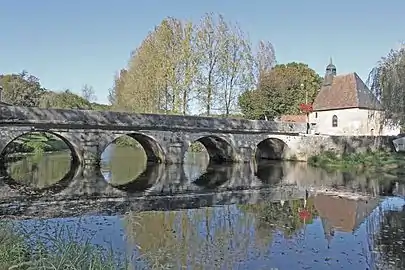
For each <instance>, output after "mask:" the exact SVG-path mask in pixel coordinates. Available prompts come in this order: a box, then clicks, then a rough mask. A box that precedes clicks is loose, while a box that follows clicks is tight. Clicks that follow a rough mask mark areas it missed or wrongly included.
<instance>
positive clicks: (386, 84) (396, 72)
mask: <svg viewBox="0 0 405 270" xmlns="http://www.w3.org/2000/svg"><path fill="white" fill-rule="evenodd" d="M404 67H405V47H402V48H400V49H398V50H391V51H390V52H389V53H388V55H387V56H385V57H383V58H382V59H381V60H380V61H379V62H378V64H377V66H376V67H375V68H373V69H372V71H371V72H370V74H369V77H368V84H369V85H370V88H371V90H372V91H373V92H374V94H375V95H376V96H377V97H378V98H379V99H380V101H381V104H382V107H383V109H384V110H385V112H386V114H385V115H384V117H383V119H382V121H383V122H387V120H394V122H399V123H400V124H401V125H402V126H404V125H405V68H404Z"/></svg>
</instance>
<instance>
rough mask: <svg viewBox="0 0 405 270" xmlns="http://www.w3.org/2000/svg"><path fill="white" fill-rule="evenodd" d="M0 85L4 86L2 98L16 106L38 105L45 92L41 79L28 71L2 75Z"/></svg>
mask: <svg viewBox="0 0 405 270" xmlns="http://www.w3.org/2000/svg"><path fill="white" fill-rule="evenodd" d="M0 85H1V86H2V87H3V93H2V100H3V101H4V102H7V103H11V104H13V105H16V106H29V107H32V106H38V104H39V101H40V99H41V97H42V95H43V94H44V93H45V89H44V88H43V87H42V86H41V84H40V82H39V79H38V78H37V77H35V76H33V75H29V74H28V73H27V72H26V71H22V72H21V73H19V74H6V75H0Z"/></svg>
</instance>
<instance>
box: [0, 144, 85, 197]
mask: <svg viewBox="0 0 405 270" xmlns="http://www.w3.org/2000/svg"><path fill="white" fill-rule="evenodd" d="M78 171H79V165H78V164H77V163H76V162H75V161H74V160H73V159H72V158H71V155H70V153H69V152H65V151H61V152H56V153H42V154H41V155H39V156H35V155H26V156H15V157H13V158H8V159H7V160H6V162H5V163H1V164H0V174H1V176H2V178H3V181H4V182H5V183H6V184H7V185H8V186H10V187H11V188H13V189H16V190H18V191H19V192H21V193H23V194H30V195H33V194H38V193H58V192H60V191H62V190H63V189H65V188H66V187H67V186H68V185H69V184H70V183H71V181H72V179H73V178H75V176H76V175H77V173H78Z"/></svg>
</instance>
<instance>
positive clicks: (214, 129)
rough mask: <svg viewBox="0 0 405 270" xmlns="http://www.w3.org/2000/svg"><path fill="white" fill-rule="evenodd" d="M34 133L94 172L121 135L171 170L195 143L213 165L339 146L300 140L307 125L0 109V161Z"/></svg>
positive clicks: (299, 156) (320, 139) (300, 155)
mask: <svg viewBox="0 0 405 270" xmlns="http://www.w3.org/2000/svg"><path fill="white" fill-rule="evenodd" d="M37 131H43V132H49V133H52V134H54V135H56V136H57V137H59V138H61V139H62V140H63V141H64V142H66V144H67V145H68V146H69V148H70V150H71V151H72V153H73V157H74V160H75V161H76V162H77V163H79V164H82V165H85V166H98V165H99V161H100V157H101V154H102V152H103V151H104V149H105V148H106V147H107V146H108V145H109V144H110V143H112V142H113V141H114V140H116V139H117V138H119V137H120V136H123V135H129V136H131V137H133V138H134V139H136V140H137V141H138V142H139V143H140V144H141V145H142V146H143V148H144V150H145V153H146V155H147V159H148V161H149V162H159V163H169V164H170V163H182V162H183V157H184V154H185V152H186V151H187V149H188V147H189V146H190V144H191V143H193V142H195V141H199V142H201V143H202V144H203V145H204V146H205V147H206V149H207V151H208V154H209V156H210V161H212V162H250V161H252V160H254V159H256V158H258V157H262V158H268V159H295V160H306V159H307V158H308V157H309V156H310V155H313V154H314V153H315V152H316V151H319V150H325V149H329V148H331V149H336V148H339V149H341V148H342V145H343V144H342V143H341V140H337V139H336V138H335V139H333V138H332V139H331V137H330V136H311V135H306V134H304V133H305V132H306V124H305V123H304V124H299V123H284V122H272V121H256V120H255V121H253V120H245V119H226V118H211V117H195V116H176V115H157V114H133V113H124V112H112V111H90V110H67V109H40V108H36V107H18V106H0V153H1V156H2V155H3V152H4V149H5V148H6V147H7V145H8V144H9V143H10V142H12V141H14V140H15V139H16V138H18V137H20V136H22V135H24V134H27V133H30V132H37ZM366 144H367V147H370V146H373V145H372V144H371V143H370V142H368V143H366ZM364 145H365V143H364V139H362V140H357V146H364ZM374 145H375V144H374ZM344 147H345V149H346V148H347V146H346V145H345V146H344ZM357 148H358V147H357ZM354 149H356V146H354ZM345 151H346V150H345ZM1 156H0V157H1Z"/></svg>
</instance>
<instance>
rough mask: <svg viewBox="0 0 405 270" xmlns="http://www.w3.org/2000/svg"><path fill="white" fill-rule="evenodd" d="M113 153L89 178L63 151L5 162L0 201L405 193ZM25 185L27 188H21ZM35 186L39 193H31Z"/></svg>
mask: <svg viewBox="0 0 405 270" xmlns="http://www.w3.org/2000/svg"><path fill="white" fill-rule="evenodd" d="M115 150H116V152H110V156H108V155H107V156H106V157H104V160H103V164H104V165H103V166H104V167H103V168H102V171H101V172H97V171H94V172H93V174H91V175H89V174H86V175H84V174H82V171H81V170H80V168H79V169H78V170H75V171H73V170H71V171H70V172H69V173H67V174H66V170H68V169H69V165H70V164H69V160H70V156H69V155H64V154H61V153H58V154H50V155H44V156H43V157H42V158H41V159H40V161H39V162H38V161H35V160H32V159H31V158H26V159H21V160H18V161H16V162H13V163H9V164H6V165H7V166H8V167H7V168H6V169H7V170H8V171H7V174H8V175H11V176H12V178H11V177H5V178H3V179H2V180H1V179H0V190H1V191H2V192H0V194H1V195H0V197H1V198H2V199H6V198H11V197H13V196H18V194H16V192H17V193H20V195H27V194H37V195H39V196H44V195H47V196H48V195H50V194H54V195H58V196H62V195H63V196H83V195H86V196H90V195H94V196H96V195H97V196H112V195H114V196H124V195H125V196H126V195H128V194H133V195H134V194H138V195H139V196H144V195H167V194H177V193H185V192H217V191H223V190H240V189H257V188H269V187H276V186H292V187H296V188H299V189H300V190H305V189H312V188H318V189H320V188H325V189H339V190H341V189H344V190H346V191H349V192H355V193H366V194H373V195H385V196H389V195H392V194H405V192H404V190H405V189H404V185H402V184H401V181H400V179H399V178H392V177H390V178H389V179H387V178H384V175H373V176H367V175H356V174H351V173H347V172H344V173H342V172H327V171H325V170H322V169H319V168H313V167H310V166H308V165H307V164H305V163H293V162H261V163H259V164H257V165H255V164H228V165H215V164H208V163H207V162H206V161H204V160H203V159H199V155H198V153H193V154H191V155H190V156H189V159H188V161H187V160H186V164H185V165H184V166H178V165H170V166H166V165H163V164H150V163H149V164H147V163H146V162H145V163H142V162H141V161H140V160H138V159H137V157H138V156H137V153H138V152H139V151H137V150H136V149H135V150H134V149H132V150H125V149H123V148H117V149H115ZM115 150H114V151H115ZM138 154H139V153H138ZM130 157H132V158H130ZM204 162H205V163H204ZM207 165H208V167H206V166H207ZM3 167H4V166H3ZM32 168H34V170H32ZM3 171H4V170H3ZM58 178H59V179H61V178H62V180H63V181H60V182H58ZM13 179H19V180H18V181H17V180H13ZM23 182H24V185H23V184H21V183H23ZM18 183H20V184H18ZM55 183H57V184H55ZM33 187H36V188H37V190H35V189H34V190H33V189H32V188H33ZM44 187H45V191H44V189H43V188H44ZM41 188H42V190H41ZM46 188H47V189H46ZM38 189H39V190H38Z"/></svg>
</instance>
